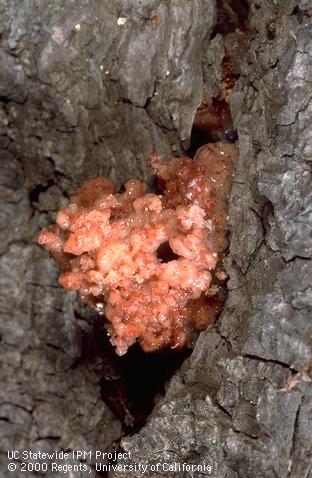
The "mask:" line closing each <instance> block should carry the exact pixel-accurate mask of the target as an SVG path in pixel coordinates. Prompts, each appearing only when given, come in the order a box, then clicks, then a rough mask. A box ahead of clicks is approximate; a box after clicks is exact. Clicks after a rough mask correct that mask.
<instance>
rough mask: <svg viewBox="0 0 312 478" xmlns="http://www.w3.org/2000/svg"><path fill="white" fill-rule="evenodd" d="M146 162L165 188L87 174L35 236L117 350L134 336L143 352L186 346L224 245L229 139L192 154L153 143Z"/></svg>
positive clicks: (199, 323)
mask: <svg viewBox="0 0 312 478" xmlns="http://www.w3.org/2000/svg"><path fill="white" fill-rule="evenodd" d="M149 161H150V165H151V167H152V169H153V171H154V173H155V175H156V178H157V184H158V186H159V188H160V190H161V191H162V194H160V195H156V194H152V193H147V192H146V186H145V185H144V184H143V183H142V182H141V181H138V180H131V181H128V182H126V183H125V185H124V191H123V192H120V193H116V191H115V187H114V185H113V183H112V182H111V181H109V180H108V179H106V178H103V177H98V178H95V179H92V180H90V181H88V182H86V183H85V184H83V185H82V186H81V187H80V188H79V189H78V190H77V192H76V195H75V196H74V197H73V198H72V200H71V202H70V204H69V205H68V206H67V207H65V208H64V209H62V210H61V211H59V212H58V214H57V218H56V224H55V225H53V226H52V227H51V228H49V229H44V230H42V231H41V232H40V234H39V237H38V242H39V244H41V245H43V246H44V247H46V249H48V250H49V251H50V253H51V254H52V256H53V257H54V259H55V261H56V262H57V263H58V265H59V267H60V269H61V271H62V273H61V275H60V279H59V282H60V284H61V285H62V286H63V287H64V288H65V289H67V290H76V291H78V292H79V294H80V295H81V297H82V299H83V300H84V301H85V302H87V303H88V304H89V305H90V306H92V307H94V308H96V309H97V311H98V312H99V313H100V314H103V315H105V317H106V324H107V329H108V333H109V334H110V337H111V342H112V344H113V345H114V346H115V348H116V351H117V353H118V354H119V355H123V354H125V353H126V352H127V350H128V348H129V347H130V346H131V345H132V344H133V343H135V342H136V341H139V343H140V345H141V347H142V348H143V349H144V350H145V351H146V352H150V351H154V350H158V349H160V348H164V347H171V348H173V349H176V348H182V347H183V346H184V345H185V344H186V343H187V341H188V340H189V339H190V337H191V336H192V333H193V331H194V330H195V331H196V330H197V331H198V330H203V329H205V328H206V327H207V325H209V324H210V323H211V322H212V320H213V319H212V314H211V311H210V310H209V307H206V305H205V293H206V294H207V291H209V288H211V285H212V284H211V282H212V271H213V270H214V269H215V267H216V264H217V262H218V260H219V257H220V255H222V253H223V251H224V250H225V249H226V247H227V240H226V237H225V232H226V224H227V214H228V211H227V201H228V195H229V191H230V185H231V179H232V174H233V169H234V165H235V162H236V150H235V147H234V146H233V145H230V144H222V143H215V144H208V145H205V146H203V147H202V148H200V150H198V152H197V154H196V156H195V158H194V159H190V158H187V157H183V158H174V159H171V160H165V159H163V158H161V157H160V155H159V154H158V153H155V152H154V153H152V154H151V155H150V158H149Z"/></svg>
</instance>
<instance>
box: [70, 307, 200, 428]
mask: <svg viewBox="0 0 312 478" xmlns="http://www.w3.org/2000/svg"><path fill="white" fill-rule="evenodd" d="M81 312H82V314H80V313H79V314H78V313H77V312H76V315H77V318H79V319H80V320H81V319H83V320H86V321H87V322H88V324H89V327H88V326H87V327H83V331H82V336H81V345H82V356H81V359H80V361H81V362H83V363H84V364H87V365H88V366H89V367H91V368H92V369H93V370H94V372H95V373H96V374H97V376H98V377H99V384H100V387H101V396H102V398H103V400H104V401H105V403H106V404H107V405H108V406H109V407H110V408H111V410H112V411H113V412H114V414H115V415H116V416H117V417H118V418H119V419H120V420H121V422H122V423H123V426H124V433H125V434H131V433H134V432H136V431H137V430H138V429H139V428H141V426H143V425H144V423H145V420H146V418H147V417H148V415H149V414H150V413H151V411H152V409H153V407H154V405H155V399H156V398H157V396H160V395H162V394H163V393H164V390H165V384H166V382H167V381H168V380H169V379H170V378H171V377H172V375H173V374H174V372H175V371H176V370H177V369H178V368H179V367H180V366H181V365H182V363H183V361H184V360H185V358H186V357H188V356H189V355H190V353H191V351H190V349H185V350H184V351H182V352H172V351H171V350H169V351H162V352H158V353H153V354H147V353H145V352H143V350H142V349H141V348H140V346H139V344H136V345H134V346H132V347H130V349H129V350H128V352H127V354H126V355H124V356H122V357H119V356H118V355H117V354H116V353H115V350H114V348H113V346H112V345H111V343H110V341H109V337H108V336H107V332H106V330H105V327H104V323H105V320H104V318H102V317H99V316H98V315H96V314H95V313H94V315H93V316H92V314H93V312H91V316H90V311H89V310H87V309H86V308H83V309H82V311H81ZM85 315H86V316H87V319H85Z"/></svg>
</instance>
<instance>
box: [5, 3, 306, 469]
mask: <svg viewBox="0 0 312 478" xmlns="http://www.w3.org/2000/svg"><path fill="white" fill-rule="evenodd" d="M311 14H312V8H311V6H310V2H309V1H307V0H301V1H297V2H295V1H294V0H285V1H281V2H267V1H265V0H258V1H253V2H251V5H250V36H251V38H250V44H249V49H248V54H247V53H246V52H244V54H243V55H242V57H243V61H242V62H239V63H240V69H241V77H240V80H239V81H238V84H237V85H236V87H235V91H234V94H233V96H232V100H231V106H232V115H233V120H234V123H235V126H236V127H237V130H238V137H239V147H240V162H239V165H238V169H237V172H236V176H235V179H234V187H233V191H232V197H231V215H230V217H231V219H230V220H231V224H232V241H231V248H230V254H229V257H228V260H227V269H228V271H229V274H230V278H231V279H230V281H229V298H228V301H227V306H226V310H225V311H224V313H223V315H222V318H221V320H220V322H219V323H218V324H217V326H214V327H212V328H210V329H209V330H207V331H206V332H205V333H202V334H201V336H200V338H199V340H198V342H197V344H196V347H195V349H194V352H193V354H192V356H191V357H190V359H188V360H187V361H186V362H185V363H184V365H183V367H182V369H181V370H180V371H179V372H178V373H177V374H176V376H175V377H174V378H173V380H172V381H171V383H170V385H169V386H168V390H167V392H166V395H165V397H164V399H163V400H161V401H160V403H159V404H158V405H157V406H156V407H155V410H154V412H153V414H152V416H151V417H150V419H149V420H148V422H147V424H146V426H145V427H144V428H143V429H142V430H141V431H140V432H139V433H137V434H135V435H133V436H132V437H129V438H125V439H124V440H123V441H122V445H123V447H124V449H125V450H130V451H131V452H132V455H133V459H134V461H137V462H141V463H145V464H149V465H150V464H152V463H154V462H161V461H166V462H171V461H172V462H181V463H183V462H185V463H203V462H206V463H209V464H211V465H212V474H211V475H210V476H214V477H218V478H219V477H220V478H221V477H227V478H230V477H231V478H232V477H244V478H245V477H252V478H257V477H259V478H260V477H261V478H262V477H267V478H269V477H281V478H283V477H291V478H296V477H298V478H302V477H305V478H308V477H309V476H312V471H311V468H310V467H311V459H312V456H311V446H312V443H311V441H312V440H311V423H310V422H309V420H311V409H312V398H311V396H312V391H311V384H310V383H309V380H310V375H309V371H310V368H311V362H309V360H311V343H310V342H309V341H310V340H311V333H312V331H311V324H310V322H309V311H311V302H312V296H311V288H310V287H311V285H310V284H311V279H310V278H311V272H312V270H311V269H312V268H311V261H309V258H310V257H309V256H310V254H311V245H312V244H311V242H312V237H311V215H310V216H309V207H310V208H311V176H310V170H309V167H310V163H309V161H310V154H311V146H312V145H311V143H312V139H311V132H310V125H311V119H312V118H311V116H312V112H311V101H310V96H311V82H310V81H311V56H310V54H311V49H312V37H311V18H310V15H311ZM153 16H157V17H158V20H159V22H158V23H157V22H156V23H153V22H152V21H151V18H152V17H153ZM118 18H126V22H125V23H124V24H123V25H119V24H118V23H123V21H121V22H120V21H119V22H118ZM215 18H216V12H215V6H214V2H213V1H209V0H173V1H169V0H165V1H162V2H161V1H156V0H154V1H153V0H144V1H139V0H132V1H115V0H114V1H109V0H105V1H100V0H76V1H67V2H63V1H60V0H53V1H52V0H47V1H45V2H41V1H38V0H37V1H36V0H33V1H30V2H22V3H21V2H19V1H17V0H2V1H0V35H1V38H0V72H1V73H0V149H1V152H0V154H1V178H0V195H1V209H0V212H1V215H0V217H1V222H2V224H1V232H0V234H1V241H0V249H1V251H0V252H1V257H0V262H1V264H0V267H1V277H0V287H1V290H0V310H1V315H0V327H1V363H2V365H1V383H2V386H1V390H0V396H1V403H0V425H1V434H0V448H1V451H2V452H3V455H1V476H3V477H6V476H12V474H11V473H10V472H9V471H7V469H6V464H7V458H6V453H7V450H8V449H12V448H15V449H31V450H45V451H48V450H60V449H82V450H84V449H86V450H89V449H93V450H94V449H99V450H102V451H105V450H110V451H112V450H113V448H114V442H116V441H118V439H119V438H120V435H121V424H120V422H119V421H118V420H117V419H116V418H115V417H114V416H113V414H112V413H111V411H110V410H109V409H108V407H107V406H106V405H105V404H104V403H103V401H102V400H101V396H100V388H99V385H98V378H97V376H96V374H95V373H94V371H93V370H92V369H91V368H90V367H88V365H87V364H85V363H84V362H83V361H81V360H80V358H81V344H80V337H81V330H82V329H85V327H86V324H85V323H84V322H79V321H77V320H76V319H75V317H74V310H75V303H76V298H75V296H74V295H71V294H68V293H67V294H65V293H64V292H63V291H62V290H60V289H59V288H58V287H57V282H56V278H57V271H56V268H55V267H54V265H53V263H52V262H51V261H50V260H49V258H48V257H47V255H46V253H45V252H44V251H42V250H40V248H39V247H38V246H36V244H35V237H36V232H37V230H38V229H39V228H40V227H42V226H46V225H48V224H50V223H51V222H52V218H53V216H54V214H55V211H56V210H57V209H58V208H59V207H60V206H61V205H63V204H64V203H65V202H66V201H67V198H68V196H69V195H70V194H71V193H72V192H73V190H74V189H75V187H76V186H77V185H78V184H80V183H81V182H82V181H83V180H85V179H86V178H89V177H92V176H95V175H98V174H103V175H108V176H109V177H110V178H111V179H113V180H116V181H121V180H122V179H126V178H129V177H141V178H143V179H148V178H149V173H148V171H147V169H146V166H145V158H146V156H147V154H148V153H149V152H150V151H151V150H152V149H153V148H158V149H159V150H160V151H161V152H163V153H169V152H170V150H171V146H172V145H173V144H175V145H176V146H177V148H178V151H180V150H181V149H182V146H183V145H184V146H187V145H188V140H189V137H190V131H191V126H192V122H193V117H194V113H195V110H196V107H197V106H198V104H199V102H200V97H201V95H202V93H203V92H204V93H205V94H206V95H207V96H208V97H211V96H212V95H214V94H215V93H216V92H217V90H218V86H217V85H218V81H219V75H220V64H221V62H222V57H223V51H224V45H225V43H226V42H225V40H224V39H223V38H222V37H221V36H220V35H217V36H215V37H214V38H213V40H212V42H210V43H209V37H210V34H211V32H212V29H213V26H214V23H215ZM202 62H203V63H204V68H203V66H202ZM203 71H204V75H203ZM203 78H204V81H203ZM310 214H311V212H310ZM88 331H89V329H88ZM89 332H90V331H89ZM90 333H92V331H91V332H90ZM151 373H152V371H151ZM2 468H3V471H2ZM161 475H163V474H161ZM23 476H25V477H27V476H33V474H32V473H29V474H23ZM36 476H40V475H38V474H36ZM45 476H54V475H53V474H50V475H49V474H47V475H45ZM73 476H75V478H76V477H77V476H79V475H78V474H75V475H73ZM89 476H96V473H95V472H94V471H92V474H91V475H89ZM119 476H123V475H122V473H121V474H120V475H119ZM125 476H127V477H130V476H133V477H136V476H139V475H138V474H132V475H131V473H127V474H126V475H125ZM145 476H149V475H148V474H146V475H145ZM151 476H152V475H151ZM153 476H157V475H156V474H154V475H153ZM168 476H177V477H181V478H182V477H184V476H190V475H189V474H187V473H186V474H184V473H182V472H180V473H178V474H174V473H171V474H170V475H168ZM191 476H195V477H197V476H202V475H200V474H196V473H195V474H193V475H191Z"/></svg>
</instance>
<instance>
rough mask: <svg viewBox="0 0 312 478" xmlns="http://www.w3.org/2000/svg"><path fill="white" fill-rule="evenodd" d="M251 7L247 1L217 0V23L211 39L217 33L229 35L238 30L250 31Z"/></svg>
mask: <svg viewBox="0 0 312 478" xmlns="http://www.w3.org/2000/svg"><path fill="white" fill-rule="evenodd" d="M248 14H249V5H248V2H247V0H217V22H216V26H215V28H214V30H213V32H212V35H211V38H214V37H215V36H216V35H217V33H221V35H227V34H228V33H232V32H234V31H235V30H236V29H239V30H240V31H246V30H247V29H248Z"/></svg>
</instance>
